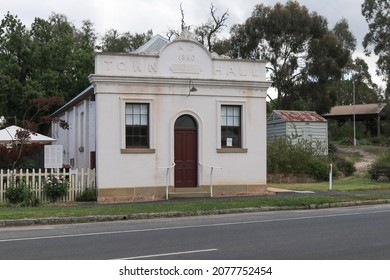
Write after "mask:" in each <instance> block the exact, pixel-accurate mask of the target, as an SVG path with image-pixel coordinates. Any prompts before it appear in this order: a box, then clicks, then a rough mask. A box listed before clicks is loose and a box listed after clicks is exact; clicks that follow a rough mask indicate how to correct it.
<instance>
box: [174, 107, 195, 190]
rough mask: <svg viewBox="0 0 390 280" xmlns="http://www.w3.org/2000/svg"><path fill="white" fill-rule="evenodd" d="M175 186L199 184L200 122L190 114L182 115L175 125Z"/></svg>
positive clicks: (186, 186) (184, 186)
mask: <svg viewBox="0 0 390 280" xmlns="http://www.w3.org/2000/svg"><path fill="white" fill-rule="evenodd" d="M174 157H175V164H176V165H175V187H176V188H193V187H197V186H198V124H197V122H196V120H195V119H194V118H193V117H192V116H190V115H188V114H185V115H181V116H180V117H178V118H177V119H176V121H175V126H174Z"/></svg>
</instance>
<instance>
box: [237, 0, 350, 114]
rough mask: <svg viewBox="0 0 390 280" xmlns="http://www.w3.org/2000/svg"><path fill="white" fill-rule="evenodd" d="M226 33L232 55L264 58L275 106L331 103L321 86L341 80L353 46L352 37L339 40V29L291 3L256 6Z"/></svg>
mask: <svg viewBox="0 0 390 280" xmlns="http://www.w3.org/2000/svg"><path fill="white" fill-rule="evenodd" d="M340 25H341V24H340ZM341 27H342V26H340V30H343V31H345V30H344V29H343V28H341ZM231 34H232V36H231V40H232V44H233V49H232V54H233V56H234V57H238V58H247V59H262V60H265V61H267V62H268V64H267V71H268V74H269V77H270V80H271V81H272V86H273V87H274V88H275V89H276V91H277V105H278V108H279V109H290V108H292V107H293V106H298V107H300V108H304V109H316V110H318V111H319V112H320V113H321V112H324V111H327V110H329V108H330V106H332V104H334V103H335V99H336V96H335V93H331V92H329V91H328V90H327V89H326V87H327V86H328V85H329V82H330V81H331V80H334V79H340V78H341V74H342V69H343V68H344V67H345V65H346V64H347V62H348V60H349V59H350V55H351V52H352V49H353V39H352V40H351V38H348V36H349V35H350V36H352V37H353V35H351V34H348V36H343V38H342V39H343V40H345V41H342V40H341V38H339V37H340V36H338V35H340V34H342V33H341V32H340V34H337V33H335V32H333V31H332V30H329V28H328V23H327V20H326V19H325V18H324V17H322V16H321V15H319V14H317V13H316V12H309V11H308V9H307V8H306V7H305V6H301V5H300V4H299V3H298V2H297V1H288V2H287V3H286V4H285V5H283V4H281V3H277V4H276V5H275V6H273V7H271V6H265V5H264V4H259V5H256V6H255V9H254V11H253V13H252V16H251V17H249V18H248V19H247V20H246V22H245V23H244V24H241V25H236V26H234V27H233V28H232V31H231ZM345 35H346V34H345ZM347 43H348V44H347ZM303 95H305V96H303Z"/></svg>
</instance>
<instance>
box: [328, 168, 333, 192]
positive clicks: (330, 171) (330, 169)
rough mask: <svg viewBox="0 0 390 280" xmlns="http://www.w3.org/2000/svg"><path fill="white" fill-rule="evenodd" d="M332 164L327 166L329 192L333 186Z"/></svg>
mask: <svg viewBox="0 0 390 280" xmlns="http://www.w3.org/2000/svg"><path fill="white" fill-rule="evenodd" d="M332 173H333V164H329V190H330V191H331V190H332V188H333V186H332V176H333V174H332Z"/></svg>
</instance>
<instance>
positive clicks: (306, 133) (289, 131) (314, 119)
mask: <svg viewBox="0 0 390 280" xmlns="http://www.w3.org/2000/svg"><path fill="white" fill-rule="evenodd" d="M275 137H289V138H290V139H291V141H292V143H297V142H298V141H299V140H300V139H303V140H306V141H310V142H312V143H313V144H316V143H318V144H321V146H322V148H323V153H324V154H327V153H328V122H327V120H326V119H324V118H323V117H322V116H320V115H319V114H317V113H316V112H312V111H283V110H274V111H273V112H272V113H271V115H270V116H269V117H268V119H267V138H268V139H269V140H272V138H275Z"/></svg>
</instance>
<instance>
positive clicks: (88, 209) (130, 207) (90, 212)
mask: <svg viewBox="0 0 390 280" xmlns="http://www.w3.org/2000/svg"><path fill="white" fill-rule="evenodd" d="M377 199H390V194H389V195H383V194H382V195H380V194H364V195H356V194H355V195H352V194H351V195H342V196H327V195H324V196H316V195H310V196H291V197H283V196H281V197H278V196H262V197H245V198H231V199H220V198H219V199H202V200H195V201H192V200H170V201H163V202H152V203H131V204H120V205H118V204H114V205H113V204H111V205H83V206H42V207H37V208H8V207H4V208H0V220H10V219H11V220H13V219H38V218H52V217H83V216H100V215H130V214H139V213H164V212H183V213H189V212H198V211H199V212H203V211H213V210H225V209H240V208H260V207H274V206H286V207H294V206H295V207H305V206H309V205H312V204H317V205H320V204H327V203H338V202H351V201H361V200H377Z"/></svg>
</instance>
